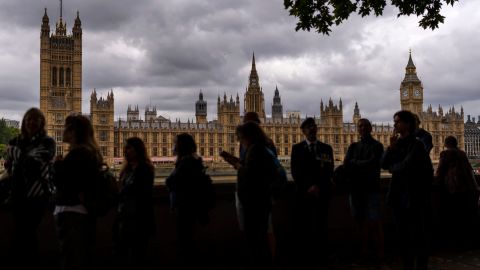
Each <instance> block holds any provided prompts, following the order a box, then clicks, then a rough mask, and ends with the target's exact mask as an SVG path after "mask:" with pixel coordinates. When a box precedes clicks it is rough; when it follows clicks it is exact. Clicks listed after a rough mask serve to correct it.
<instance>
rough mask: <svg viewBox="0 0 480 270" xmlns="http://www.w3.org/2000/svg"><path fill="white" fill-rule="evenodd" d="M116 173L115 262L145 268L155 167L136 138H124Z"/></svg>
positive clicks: (152, 220) (123, 266)
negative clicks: (121, 160) (118, 186)
mask: <svg viewBox="0 0 480 270" xmlns="http://www.w3.org/2000/svg"><path fill="white" fill-rule="evenodd" d="M124 155H125V163H124V167H123V169H122V171H121V173H120V183H121V185H122V188H121V190H120V194H119V205H118V209H117V214H116V217H115V223H114V229H113V232H114V251H115V255H116V256H117V259H116V261H117V262H118V263H119V265H120V267H122V268H125V269H148V256H147V255H148V252H147V251H148V240H149V238H150V237H151V236H152V235H153V233H154V231H155V221H154V213H153V182H154V179H155V169H154V167H153V165H152V162H151V161H150V158H149V157H148V154H147V150H146V148H145V144H144V143H143V141H142V140H141V139H140V138H137V137H132V138H128V139H127V141H126V144H125V149H124Z"/></svg>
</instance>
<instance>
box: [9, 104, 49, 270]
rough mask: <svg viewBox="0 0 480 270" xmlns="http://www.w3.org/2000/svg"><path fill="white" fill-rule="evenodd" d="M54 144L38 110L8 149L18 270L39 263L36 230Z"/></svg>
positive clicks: (26, 117) (44, 202)
mask: <svg viewBox="0 0 480 270" xmlns="http://www.w3.org/2000/svg"><path fill="white" fill-rule="evenodd" d="M54 155H55V141H54V140H53V139H52V138H50V137H48V136H47V132H46V130H45V116H44V115H43V113H42V112H41V111H40V110H39V109H37V108H31V109H29V110H28V111H27V112H26V113H25V115H24V117H23V120H22V126H21V133H20V135H19V136H17V137H15V138H14V139H12V140H11V141H10V142H9V144H8V147H7V157H6V162H5V165H6V166H5V167H6V169H7V171H8V173H9V174H10V177H11V178H10V181H11V182H10V185H11V188H12V190H11V203H12V214H13V222H14V224H13V225H14V237H13V252H14V258H13V259H14V263H15V267H16V268H18V269H26V268H29V267H33V266H35V265H36V262H38V259H39V258H38V257H37V256H38V240H37V229H38V226H39V225H40V222H41V221H42V218H43V216H44V214H45V211H46V209H47V204H48V200H49V196H50V194H51V193H50V190H49V189H48V181H49V180H50V171H49V168H50V162H51V161H52V159H53V156H54Z"/></svg>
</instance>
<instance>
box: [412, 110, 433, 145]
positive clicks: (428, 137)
mask: <svg viewBox="0 0 480 270" xmlns="http://www.w3.org/2000/svg"><path fill="white" fill-rule="evenodd" d="M414 115H415V137H416V138H417V139H418V140H420V141H421V142H422V143H423V145H424V147H425V151H427V153H428V154H430V151H432V148H433V142H432V134H430V133H429V132H428V131H426V130H425V129H423V128H421V127H420V124H421V123H422V122H421V121H420V118H419V117H418V115H416V114H414Z"/></svg>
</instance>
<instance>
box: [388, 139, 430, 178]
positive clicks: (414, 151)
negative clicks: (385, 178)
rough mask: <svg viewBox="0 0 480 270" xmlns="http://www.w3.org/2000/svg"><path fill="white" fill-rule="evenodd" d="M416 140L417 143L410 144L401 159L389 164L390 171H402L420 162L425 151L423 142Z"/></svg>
mask: <svg viewBox="0 0 480 270" xmlns="http://www.w3.org/2000/svg"><path fill="white" fill-rule="evenodd" d="M417 142H418V143H415V144H414V145H411V146H410V149H408V153H407V155H406V156H405V158H404V159H403V160H401V161H399V162H396V163H392V164H391V165H390V168H389V170H390V172H391V173H398V172H403V171H406V170H408V169H413V168H415V167H416V165H418V164H422V159H423V157H424V156H425V155H426V152H425V148H424V147H423V143H421V142H420V141H417Z"/></svg>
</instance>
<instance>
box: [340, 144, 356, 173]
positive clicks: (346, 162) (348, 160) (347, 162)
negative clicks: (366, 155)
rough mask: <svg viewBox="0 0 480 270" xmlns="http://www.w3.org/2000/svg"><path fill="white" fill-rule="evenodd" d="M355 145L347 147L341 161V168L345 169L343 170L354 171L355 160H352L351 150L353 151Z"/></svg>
mask: <svg viewBox="0 0 480 270" xmlns="http://www.w3.org/2000/svg"><path fill="white" fill-rule="evenodd" d="M355 145H356V143H352V144H350V146H348V150H347V153H346V154H345V158H344V159H343V166H344V167H345V170H354V169H355V168H354V166H355V159H354V154H353V150H354V149H355Z"/></svg>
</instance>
